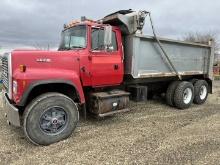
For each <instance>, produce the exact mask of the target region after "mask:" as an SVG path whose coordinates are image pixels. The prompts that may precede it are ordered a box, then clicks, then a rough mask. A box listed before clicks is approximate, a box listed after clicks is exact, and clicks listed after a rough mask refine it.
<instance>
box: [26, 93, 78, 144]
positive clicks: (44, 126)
mask: <svg viewBox="0 0 220 165" xmlns="http://www.w3.org/2000/svg"><path fill="white" fill-rule="evenodd" d="M78 121H79V112H78V108H77V105H76V104H75V103H74V102H73V101H72V100H71V99H70V98H68V97H67V96H65V95H63V94H59V93H46V94H43V95H41V96H39V97H37V98H36V99H34V100H33V101H32V102H31V103H30V104H29V105H28V106H27V108H26V109H25V111H24V114H23V129H24V132H25V135H26V137H27V138H28V140H30V141H31V142H32V143H34V144H36V145H50V144H52V143H55V142H58V141H61V140H63V139H66V138H68V137H69V136H70V135H71V134H72V132H73V131H74V130H75V128H76V126H77V123H78Z"/></svg>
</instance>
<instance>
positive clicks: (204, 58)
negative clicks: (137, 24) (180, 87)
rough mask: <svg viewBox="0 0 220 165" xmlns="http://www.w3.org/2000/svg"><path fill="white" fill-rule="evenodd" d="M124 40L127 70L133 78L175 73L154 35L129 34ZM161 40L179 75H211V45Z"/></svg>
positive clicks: (168, 75)
mask: <svg viewBox="0 0 220 165" xmlns="http://www.w3.org/2000/svg"><path fill="white" fill-rule="evenodd" d="M124 40H125V59H126V60H125V61H126V64H125V74H128V75H131V76H132V77H133V78H149V77H151V78H152V77H170V76H175V75H176V74H175V72H174V71H173V70H172V69H171V68H170V66H169V63H168V62H167V59H166V58H165V57H164V55H163V53H162V51H161V49H160V48H159V45H158V43H157V42H156V41H155V39H154V38H153V37H148V36H143V35H140V34H138V35H137V34H136V35H129V36H126V37H125V39H124ZM160 41H161V43H162V45H163V47H164V49H165V51H166V52H167V54H168V56H169V58H170V60H171V62H172V63H173V65H174V67H175V68H176V70H177V71H178V72H179V74H180V75H204V76H205V77H208V78H211V77H212V76H208V75H209V69H210V66H211V65H212V58H213V57H212V47H211V46H208V45H202V44H193V43H186V42H181V41H173V40H168V39H167V40H166V39H160Z"/></svg>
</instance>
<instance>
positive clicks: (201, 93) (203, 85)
mask: <svg viewBox="0 0 220 165" xmlns="http://www.w3.org/2000/svg"><path fill="white" fill-rule="evenodd" d="M208 87H209V85H208V83H207V82H206V81H205V80H198V81H197V82H196V83H195V84H194V89H195V98H194V103H195V104H203V103H205V101H206V100H207V98H208Z"/></svg>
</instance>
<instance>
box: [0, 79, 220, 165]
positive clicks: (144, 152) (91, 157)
mask: <svg viewBox="0 0 220 165" xmlns="http://www.w3.org/2000/svg"><path fill="white" fill-rule="evenodd" d="M130 107H131V109H132V111H131V112H129V113H126V114H119V115H116V116H114V117H110V118H106V119H105V120H101V121H98V120H96V119H89V120H88V121H86V122H85V121H81V122H80V125H79V127H78V128H77V130H76V132H75V133H74V134H73V135H72V137H70V138H69V139H67V140H65V141H62V142H59V143H57V144H53V145H51V146H48V147H36V146H33V145H32V144H29V143H28V142H27V141H26V139H25V137H24V134H23V132H22V130H21V129H16V128H13V127H11V126H8V125H7V124H6V120H5V118H4V115H3V114H4V112H3V110H2V108H1V109H0V112H1V115H0V125H1V130H0V164H1V165H2V164H178V165H179V164H199V165H201V164H219V162H220V82H215V91H214V94H213V95H210V96H209V99H208V101H207V103H206V104H204V105H202V106H198V105H193V106H192V108H190V109H188V110H184V111H179V110H176V109H174V108H171V107H168V106H167V105H166V104H165V102H164V100H163V99H155V100H153V101H149V102H146V104H144V103H138V104H136V103H131V105H130Z"/></svg>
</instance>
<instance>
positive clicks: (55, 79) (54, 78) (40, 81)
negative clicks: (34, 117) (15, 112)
mask: <svg viewBox="0 0 220 165" xmlns="http://www.w3.org/2000/svg"><path fill="white" fill-rule="evenodd" d="M13 79H16V80H18V81H20V82H21V81H26V82H27V85H26V87H25V88H24V89H23V92H22V93H20V97H21V98H20V101H19V102H18V103H17V105H18V106H24V105H25V104H26V101H27V98H28V96H29V94H30V93H31V91H32V90H33V89H34V88H35V87H37V86H39V85H46V84H47V85H48V84H59V83H61V84H67V85H70V86H72V87H73V88H74V89H75V90H76V92H77V95H78V96H79V99H80V103H81V104H84V103H85V96H84V92H83V88H82V84H81V81H80V77H79V76H78V74H77V73H76V72H74V71H73V70H62V71H61V70H60V69H59V70H56V69H53V70H50V71H48V70H47V69H30V70H29V71H28V72H27V73H23V74H22V73H19V72H16V74H14V76H13Z"/></svg>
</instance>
